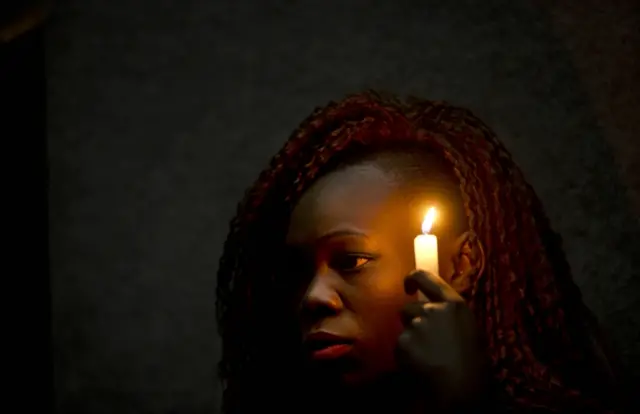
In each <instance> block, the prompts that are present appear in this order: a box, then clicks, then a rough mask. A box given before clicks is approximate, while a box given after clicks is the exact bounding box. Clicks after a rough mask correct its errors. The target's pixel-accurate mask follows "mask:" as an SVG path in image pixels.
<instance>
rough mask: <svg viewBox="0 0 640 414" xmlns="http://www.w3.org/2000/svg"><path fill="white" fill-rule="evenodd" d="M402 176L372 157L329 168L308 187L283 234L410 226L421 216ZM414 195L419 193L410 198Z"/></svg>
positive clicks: (293, 237) (301, 238)
mask: <svg viewBox="0 0 640 414" xmlns="http://www.w3.org/2000/svg"><path fill="white" fill-rule="evenodd" d="M402 184H403V183H402V180H401V179H400V177H398V176H397V175H394V174H393V173H391V172H390V171H389V170H388V169H385V168H383V167H381V166H380V165H377V164H376V163H373V162H363V163H359V164H356V165H352V166H349V167H346V168H343V169H340V170H338V171H335V172H332V173H330V174H328V175H326V176H324V177H322V178H321V179H320V180H318V181H317V182H316V183H315V184H314V185H313V186H312V187H311V188H309V190H307V191H306V192H305V193H304V194H303V196H302V198H301V199H300V201H299V202H298V203H297V205H296V207H295V208H294V211H293V213H292V217H291V221H290V225H289V232H288V235H287V239H288V242H289V243H304V242H306V241H308V240H310V239H317V238H319V237H322V236H323V235H325V234H328V233H331V232H333V231H341V230H350V231H357V232H361V233H365V234H369V235H371V234H375V233H380V232H385V231H389V230H390V229H394V230H395V231H402V230H405V231H409V228H411V227H416V228H417V224H418V223H419V221H420V219H419V218H418V215H417V214H416V212H417V209H416V208H415V207H416V206H417V204H419V203H416V202H412V201H411V200H412V198H413V197H411V195H410V194H409V196H408V197H407V189H406V188H404V186H403V185H402ZM415 198H416V199H419V197H417V196H416V197H415Z"/></svg>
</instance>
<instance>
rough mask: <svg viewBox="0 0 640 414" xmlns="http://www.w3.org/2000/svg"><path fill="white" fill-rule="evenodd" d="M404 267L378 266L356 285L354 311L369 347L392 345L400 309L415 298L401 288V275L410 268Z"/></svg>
mask: <svg viewBox="0 0 640 414" xmlns="http://www.w3.org/2000/svg"><path fill="white" fill-rule="evenodd" d="M405 267H406V266H398V264H397V263H393V264H389V265H387V266H381V267H378V268H377V269H376V271H375V273H372V274H371V275H368V277H365V278H363V279H362V280H361V283H360V284H359V292H360V295H359V299H360V300H359V301H358V304H357V308H356V309H354V311H355V312H356V313H357V315H358V318H359V319H360V322H361V326H362V329H363V333H364V335H365V337H366V340H367V342H368V343H369V345H368V346H370V347H376V348H378V347H382V346H384V347H385V348H388V347H390V346H395V342H396V340H397V337H398V335H400V333H401V332H402V329H403V327H402V321H401V319H400V311H401V310H402V308H403V306H404V305H405V304H406V303H408V302H410V301H412V300H415V298H414V297H412V296H409V295H407V294H406V293H405V291H404V278H405V276H406V275H407V274H408V273H409V271H410V266H409V268H406V269H405ZM354 305H356V304H354ZM354 307H356V306H354Z"/></svg>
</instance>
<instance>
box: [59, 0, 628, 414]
mask: <svg viewBox="0 0 640 414" xmlns="http://www.w3.org/2000/svg"><path fill="white" fill-rule="evenodd" d="M516 3H518V4H516ZM556 29H557V27H556ZM554 30H555V29H554V26H553V24H552V23H551V20H549V19H548V16H546V15H545V14H544V13H543V12H542V10H541V9H538V8H537V7H536V6H534V4H533V3H531V4H529V2H513V1H498V0H495V1H485V2H476V1H450V2H442V1H440V2H436V1H425V0H422V1H409V0H397V1H395V2H372V1H365V0H359V1H349V2H343V1H329V0H317V1H264V2H258V1H250V0H234V1H213V0H210V1H199V0H188V1H181V2H177V1H175V2H168V1H163V2H158V1H150V0H146V1H136V2H126V1H98V0H83V1H79V0H78V1H66V2H61V3H60V5H59V7H58V9H57V10H56V12H55V15H54V20H53V21H52V24H51V27H50V30H49V36H48V79H49V91H48V92H49V145H50V149H49V151H50V152H49V157H50V170H51V195H50V202H51V207H50V211H51V213H50V214H51V232H50V240H51V256H52V258H51V260H52V278H53V279H52V283H53V307H54V313H53V323H54V356H55V368H56V395H57V399H58V411H59V412H60V413H113V412H119V413H123V414H124V413H178V412H179V413H184V414H189V413H204V412H216V410H217V408H216V407H217V404H218V403H219V386H218V384H217V382H216V380H215V362H216V360H217V358H218V355H219V354H218V350H219V345H218V341H217V337H216V334H215V321H214V287H215V271H216V266H217V260H218V256H219V254H220V249H221V245H222V242H223V241H224V237H225V235H226V234H225V233H226V230H227V222H228V220H229V219H230V217H231V215H232V213H233V211H234V208H235V204H236V202H237V201H238V199H239V198H240V197H241V195H242V192H243V190H244V188H245V187H246V186H247V185H249V184H250V182H251V181H252V179H253V178H254V177H255V176H256V174H257V173H258V172H259V170H260V169H261V168H262V167H263V166H264V165H265V164H266V162H267V161H268V157H269V156H270V155H271V154H272V153H273V152H274V151H276V150H277V149H278V148H279V146H280V145H281V144H282V142H283V140H284V139H285V138H286V136H287V135H288V133H289V132H290V131H291V130H292V128H293V127H294V126H296V124H297V123H298V122H299V121H300V120H301V119H302V118H303V117H304V116H306V115H307V114H308V113H309V112H310V110H311V109H312V108H313V107H314V106H315V105H319V104H323V103H325V102H326V101H327V100H329V99H332V98H339V97H341V96H342V95H343V94H345V93H347V92H352V91H357V90H360V89H363V88H365V87H381V88H385V89H389V90H393V91H397V92H399V93H412V94H415V95H421V96H423V97H428V98H435V99H446V100H448V101H450V102H452V103H455V104H458V105H462V106H467V107H469V108H471V109H472V110H474V112H476V113H477V114H478V115H479V116H480V117H482V118H483V119H484V120H485V121H486V122H487V123H488V124H490V125H491V126H492V127H493V128H494V129H495V130H496V131H497V132H498V133H499V135H500V137H501V138H502V140H503V141H504V142H505V144H506V145H507V147H508V148H509V149H510V150H511V151H512V153H513V154H514V156H515V158H516V160H517V161H518V162H519V163H520V165H521V167H522V168H523V170H524V171H525V174H526V175H527V176H528V178H529V180H530V181H531V182H532V184H533V185H534V187H535V188H536V189H537V191H538V192H539V195H540V196H541V198H542V199H543V201H544V202H545V204H546V206H547V209H548V212H549V215H550V217H551V220H552V222H553V224H554V225H555V227H556V229H557V230H558V231H559V232H560V233H561V234H563V235H564V237H565V240H566V250H567V253H568V256H569V259H570V262H571V264H572V265H573V268H574V272H575V278H576V280H577V282H578V283H579V285H580V286H581V287H582V288H583V291H584V295H585V299H586V301H587V303H588V304H589V305H590V306H591V307H592V309H594V311H595V312H596V313H597V314H598V315H599V316H600V317H601V319H602V322H603V324H604V325H605V327H607V328H608V329H609V330H610V331H611V333H612V336H613V338H614V341H615V343H616V345H617V346H618V348H619V350H620V352H621V355H622V357H623V358H624V360H625V362H626V363H627V365H628V366H629V367H630V368H631V369H632V370H635V372H636V373H638V372H640V362H639V361H640V349H639V348H638V342H639V331H640V329H639V323H640V318H639V316H638V311H639V310H640V307H639V306H638V300H637V293H636V292H638V289H637V287H638V279H637V277H636V278H634V276H637V275H638V271H637V269H638V259H637V256H638V251H639V250H640V249H638V239H639V237H640V230H639V228H640V222H639V220H638V214H637V210H636V211H635V213H634V212H633V207H632V205H633V204H632V203H631V202H630V201H629V194H630V192H631V191H632V190H633V191H637V188H632V189H630V188H631V187H630V184H629V181H628V180H627V181H625V175H624V174H626V177H629V176H633V175H634V174H633V172H634V171H635V172H639V173H640V171H638V168H637V164H633V163H632V161H630V160H629V159H628V158H626V161H625V162H626V164H625V166H626V167H625V168H626V169H625V170H624V174H622V173H621V171H622V170H621V168H620V167H619V162H618V161H619V159H618V158H616V157H617V155H616V153H615V152H612V149H611V148H612V146H613V144H612V143H611V142H610V140H608V138H607V136H606V134H605V132H603V131H604V130H603V128H604V127H603V126H602V122H600V121H601V119H599V118H598V111H597V105H595V106H594V99H595V98H594V97H593V96H591V95H589V91H590V90H588V89H587V87H588V85H587V86H585V82H584V80H583V79H581V78H580V77H579V75H578V72H577V71H576V64H575V56H576V55H575V54H574V55H572V54H571V53H568V52H567V50H566V49H565V46H564V43H562V42H561V41H560V40H558V38H556V37H554V35H553V33H557V32H558V31H557V30H555V31H554ZM594 30H596V29H594ZM597 30H609V28H608V27H602V28H599V29H597ZM587 66H588V65H587ZM616 148H618V153H625V151H620V148H621V147H620V146H618V147H616ZM633 148H635V149H637V146H635V147H633ZM632 164H633V165H632ZM633 168H635V170H633ZM630 171H632V172H631V173H630ZM629 174H630V175H629ZM636 182H637V181H636Z"/></svg>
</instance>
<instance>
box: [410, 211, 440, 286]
mask: <svg viewBox="0 0 640 414" xmlns="http://www.w3.org/2000/svg"><path fill="white" fill-rule="evenodd" d="M435 216H436V210H435V208H433V207H431V208H430V209H429V211H428V212H427V214H426V215H425V216H424V220H423V222H422V233H423V234H420V235H418V236H416V238H415V239H414V240H413V252H414V254H415V257H416V269H419V270H425V271H427V272H429V273H432V274H434V275H439V273H440V272H439V271H438V238H437V237H436V236H435V235H433V234H429V232H430V231H431V227H432V226H433V220H434V219H435Z"/></svg>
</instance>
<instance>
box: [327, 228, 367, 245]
mask: <svg viewBox="0 0 640 414" xmlns="http://www.w3.org/2000/svg"><path fill="white" fill-rule="evenodd" d="M337 237H359V238H363V239H368V238H369V236H367V235H366V234H364V233H363V232H361V231H358V230H352V229H340V230H333V231H330V232H328V233H325V234H323V235H322V236H320V237H318V239H317V241H318V242H321V241H324V240H328V239H333V238H337Z"/></svg>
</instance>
